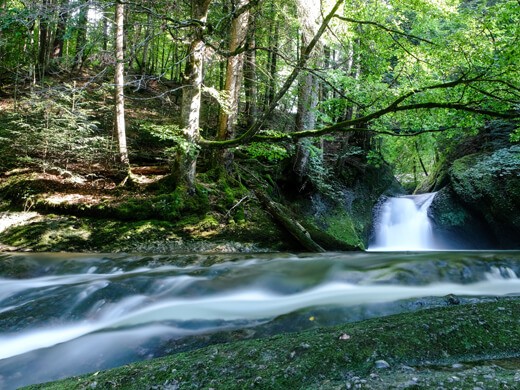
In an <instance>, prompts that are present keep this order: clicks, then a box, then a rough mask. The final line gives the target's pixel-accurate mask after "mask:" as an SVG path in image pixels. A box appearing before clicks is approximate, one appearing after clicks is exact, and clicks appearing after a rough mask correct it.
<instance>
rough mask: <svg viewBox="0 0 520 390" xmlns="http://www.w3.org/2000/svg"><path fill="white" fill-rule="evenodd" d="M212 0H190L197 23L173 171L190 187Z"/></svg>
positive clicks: (191, 184) (193, 167)
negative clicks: (205, 33)
mask: <svg viewBox="0 0 520 390" xmlns="http://www.w3.org/2000/svg"><path fill="white" fill-rule="evenodd" d="M210 3H211V0H192V2H191V15H192V19H193V20H195V21H197V23H196V24H195V25H194V27H193V28H192V37H191V43H190V48H189V49H190V51H189V56H188V64H187V67H186V74H185V79H186V83H187V85H186V86H185V87H184V88H183V93H182V104H181V121H182V125H183V127H184V136H185V140H186V144H185V145H184V146H182V147H180V150H179V153H178V156H177V165H176V166H175V167H174V172H173V173H174V175H176V176H177V177H178V179H179V180H180V181H181V182H184V183H186V185H187V186H188V188H189V189H190V190H191V189H193V188H194V185H195V173H196V164H197V156H198V149H197V145H196V143H197V141H198V139H199V138H200V133H199V121H200V104H201V90H202V70H203V68H202V67H203V57H204V50H205V45H204V41H203V40H202V34H203V27H204V24H205V23H206V18H207V14H208V9H209V5H210ZM175 171H177V172H175Z"/></svg>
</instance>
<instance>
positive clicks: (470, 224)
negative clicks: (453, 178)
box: [428, 186, 496, 249]
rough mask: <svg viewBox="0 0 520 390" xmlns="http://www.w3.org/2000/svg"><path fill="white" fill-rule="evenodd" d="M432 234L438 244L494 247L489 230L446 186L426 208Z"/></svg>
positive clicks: (446, 246)
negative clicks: (432, 225) (432, 229)
mask: <svg viewBox="0 0 520 390" xmlns="http://www.w3.org/2000/svg"><path fill="white" fill-rule="evenodd" d="M428 215H429V216H430V218H431V219H432V220H433V224H434V232H435V234H434V236H435V237H436V240H437V244H438V245H439V247H442V248H453V249H486V248H492V247H496V243H495V242H494V240H493V239H492V237H493V233H492V232H490V231H489V228H488V227H487V226H486V225H485V223H484V222H483V221H481V220H480V219H479V218H478V217H477V216H476V215H474V213H473V212H471V210H470V209H468V208H467V207H464V206H463V205H462V204H461V202H460V201H459V200H458V199H457V197H456V195H455V194H454V193H453V190H452V189H451V187H450V186H446V187H444V188H443V189H441V190H440V191H439V192H438V193H437V195H435V198H434V199H433V201H432V204H431V205H430V207H429V209H428Z"/></svg>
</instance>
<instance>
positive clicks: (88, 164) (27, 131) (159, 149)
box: [0, 0, 520, 213]
mask: <svg viewBox="0 0 520 390" xmlns="http://www.w3.org/2000/svg"><path fill="white" fill-rule="evenodd" d="M0 21H1V24H0V82H1V84H0V96H1V98H2V100H1V106H2V113H1V116H2V120H1V123H0V149H1V152H0V153H1V154H2V159H1V160H0V170H1V171H2V172H3V173H9V172H13V169H17V168H18V169H19V168H24V169H27V168H30V169H33V170H34V169H35V170H38V171H41V172H44V173H45V172H51V173H52V172H54V173H58V174H60V175H69V176H70V175H71V176H75V175H79V176H81V177H82V178H87V179H88V178H89V177H90V178H91V179H92V178H94V179H97V178H100V177H102V174H101V172H103V175H105V176H106V175H108V173H107V172H111V173H110V174H111V175H112V176H113V177H118V178H119V179H118V183H119V184H123V183H124V184H129V185H130V184H132V183H133V184H135V183H138V182H139V179H138V177H137V176H136V175H137V174H138V173H139V172H144V171H143V170H141V171H139V169H138V168H139V166H147V167H149V169H151V168H150V166H154V167H156V166H163V167H164V166H166V167H167V172H166V173H167V174H166V179H164V180H163V182H164V183H167V186H168V187H169V188H170V189H174V188H182V189H183V191H186V192H187V193H194V192H196V191H198V187H197V186H198V184H197V181H198V180H199V181H203V182H204V181H206V182H208V181H211V180H214V181H217V180H219V179H218V178H220V177H221V175H222V174H224V175H228V176H229V177H232V178H234V179H237V177H238V180H239V181H241V179H240V178H246V179H244V180H250V179H251V178H252V177H255V175H256V174H258V176H259V177H260V178H261V179H262V180H265V181H266V182H267V183H271V184H274V182H276V184H277V185H278V186H280V187H281V188H282V189H283V188H286V189H287V188H290V191H289V192H292V193H294V194H301V193H306V192H312V191H319V192H321V193H329V195H330V197H334V196H336V195H337V194H335V193H334V188H333V187H334V186H333V185H331V182H333V181H335V180H342V182H343V183H344V184H345V185H346V186H353V185H354V184H355V181H356V180H358V179H359V177H360V176H363V175H365V174H366V173H367V172H368V171H367V170H371V169H379V170H381V169H383V168H384V169H391V170H392V173H393V174H394V175H395V177H396V178H397V179H398V180H399V181H400V184H401V185H402V186H403V187H404V188H405V189H406V190H407V191H409V192H412V191H414V190H416V189H419V190H422V191H425V190H426V191H428V190H432V189H434V188H436V187H437V189H438V186H439V183H440V181H441V178H440V176H442V175H441V174H440V173H439V172H441V171H442V169H443V166H445V165H446V162H447V161H449V160H454V159H455V157H457V156H458V157H460V155H461V154H460V149H461V146H464V148H466V154H468V153H469V152H474V151H477V150H481V149H482V145H483V144H484V143H486V142H487V143H486V145H487V146H489V145H490V142H491V144H492V141H493V139H496V140H500V141H497V142H501V143H502V145H503V144H504V143H505V144H510V143H512V144H514V143H516V142H518V141H519V140H520V128H519V127H518V122H515V121H516V120H517V118H518V113H519V103H520V84H519V81H520V80H519V72H518V70H519V69H518V68H519V66H520V60H519V59H520V44H519V43H520V42H519V38H520V2H518V1H517V0H489V1H484V0H463V1H460V0H414V1H406V2H403V1H397V0H396V1H394V0H353V1H345V0H338V1H335V2H334V1H329V0H323V1H321V2H320V1H310V0H291V1H278V0H175V1H171V0H169V1H166V0H138V1H108V0H106V1H105V0H38V1H24V0H3V1H1V2H0ZM479 137H480V138H479ZM484 138H485V142H484V141H482V140H483V139H484ZM475 139H477V140H478V142H477V143H479V145H480V146H479V147H476V146H475V145H474V142H473V141H472V140H475ZM472 142H473V144H472ZM515 150H516V149H515ZM508 156H509V155H508ZM443 164H444V165H443ZM491 164H492V162H491ZM215 172H221V173H218V174H216V173H215ZM222 172H223V173H222ZM89 175H90V176H89ZM201 175H206V176H201ZM138 184H139V183H138ZM141 184H142V183H141ZM257 184H258V183H257ZM26 192H27V191H26ZM379 194H380V192H379V193H378V194H377V196H379ZM20 196H21V197H22V198H23V199H24V202H25V203H24V206H25V208H29V206H31V205H32V203H31V202H32V200H31V202H29V203H27V202H28V199H29V198H30V194H27V193H24V194H23V196H22V195H20ZM231 198H232V199H233V201H230V202H228V204H227V206H226V208H225V209H223V212H224V211H226V212H227V213H229V211H230V210H231V209H233V210H234V211H236V210H238V209H240V207H237V208H236V210H235V206H237V205H238V204H239V203H240V201H241V199H245V197H242V196H237V195H236V194H235V195H234V196H233V195H231ZM28 205H29V206H28Z"/></svg>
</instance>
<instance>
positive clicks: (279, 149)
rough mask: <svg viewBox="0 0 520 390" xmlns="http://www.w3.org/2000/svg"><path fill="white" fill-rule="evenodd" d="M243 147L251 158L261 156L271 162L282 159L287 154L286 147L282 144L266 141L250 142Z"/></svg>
mask: <svg viewBox="0 0 520 390" xmlns="http://www.w3.org/2000/svg"><path fill="white" fill-rule="evenodd" d="M243 149H244V150H245V151H246V152H247V154H248V155H249V156H250V157H251V158H255V159H258V158H261V159H265V160H267V161H269V162H273V163H274V162H278V161H281V160H284V159H286V158H287V157H288V156H289V153H288V152H287V149H286V148H285V147H283V146H282V145H279V144H272V143H267V142H252V143H251V144H249V145H247V146H245V147H243Z"/></svg>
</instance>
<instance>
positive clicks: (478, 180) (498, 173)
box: [450, 145, 520, 247]
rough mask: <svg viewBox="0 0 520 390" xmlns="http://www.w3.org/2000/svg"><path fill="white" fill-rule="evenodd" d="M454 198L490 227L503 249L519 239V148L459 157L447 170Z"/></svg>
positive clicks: (514, 147)
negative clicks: (448, 170)
mask: <svg viewBox="0 0 520 390" xmlns="http://www.w3.org/2000/svg"><path fill="white" fill-rule="evenodd" d="M450 178H451V186H452V188H453V190H454V191H455V193H456V195H457V197H458V198H459V199H460V200H461V201H462V202H463V203H464V204H465V205H466V206H468V207H469V208H470V209H471V210H473V211H474V212H475V213H476V214H478V215H480V216H481V218H482V219H483V220H485V221H486V222H487V224H489V226H490V227H491V228H492V230H493V231H494V234H495V236H496V237H497V239H498V240H499V241H500V243H501V244H502V245H503V246H505V247H517V246H518V242H517V241H518V239H517V238H518V236H519V235H520V213H518V205H519V204H520V145H513V146H511V147H509V148H503V149H499V150H497V151H494V152H492V153H479V154H472V155H469V156H465V157H462V158H460V159H458V160H456V161H454V162H453V165H452V166H451V169H450Z"/></svg>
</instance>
